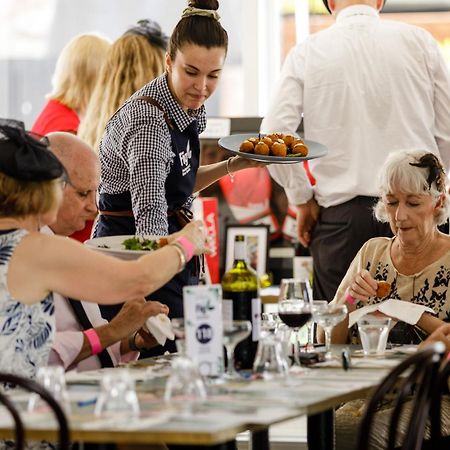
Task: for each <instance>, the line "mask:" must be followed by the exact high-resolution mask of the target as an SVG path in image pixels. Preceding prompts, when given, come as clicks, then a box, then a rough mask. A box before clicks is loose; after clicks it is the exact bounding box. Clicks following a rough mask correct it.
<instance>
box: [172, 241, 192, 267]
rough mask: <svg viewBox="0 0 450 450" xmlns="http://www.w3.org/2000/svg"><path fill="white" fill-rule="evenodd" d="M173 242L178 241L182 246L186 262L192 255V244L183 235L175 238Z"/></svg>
mask: <svg viewBox="0 0 450 450" xmlns="http://www.w3.org/2000/svg"><path fill="white" fill-rule="evenodd" d="M175 242H178V244H180V245H181V247H183V249H184V253H185V254H186V262H187V261H190V260H191V259H192V257H193V256H194V244H193V243H192V242H191V241H190V240H189V239H187V238H185V237H179V238H176V239H175Z"/></svg>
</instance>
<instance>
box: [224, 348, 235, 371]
mask: <svg viewBox="0 0 450 450" xmlns="http://www.w3.org/2000/svg"><path fill="white" fill-rule="evenodd" d="M225 348H226V350H227V375H234V372H235V370H234V347H225Z"/></svg>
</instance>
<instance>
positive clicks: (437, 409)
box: [429, 360, 450, 450]
mask: <svg viewBox="0 0 450 450" xmlns="http://www.w3.org/2000/svg"><path fill="white" fill-rule="evenodd" d="M449 380H450V360H447V361H445V363H443V364H442V366H441V368H440V370H439V374H438V379H437V382H436V384H435V390H434V394H433V400H432V403H431V410H430V418H431V438H430V445H429V448H430V449H433V450H438V449H444V448H445V449H448V448H450V442H449V441H450V438H449V437H448V436H446V437H444V436H442V431H441V420H442V396H443V395H448V394H449V385H448V382H449Z"/></svg>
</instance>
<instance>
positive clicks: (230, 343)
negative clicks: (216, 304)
mask: <svg viewBox="0 0 450 450" xmlns="http://www.w3.org/2000/svg"><path fill="white" fill-rule="evenodd" d="M251 331H252V324H251V322H250V321H249V320H227V321H223V344H224V346H225V349H226V351H227V370H226V372H225V374H224V378H225V379H228V380H236V379H240V378H241V377H240V375H239V373H238V372H237V371H236V369H235V368H234V349H235V348H236V345H237V344H239V342H241V341H243V340H244V339H246V338H247V337H248V336H250V332H251Z"/></svg>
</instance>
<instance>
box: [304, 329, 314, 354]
mask: <svg viewBox="0 0 450 450" xmlns="http://www.w3.org/2000/svg"><path fill="white" fill-rule="evenodd" d="M313 325H314V323H313V322H311V321H309V322H308V323H307V324H306V326H307V327H308V342H307V343H306V351H307V352H310V351H313V350H314V326H313Z"/></svg>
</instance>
